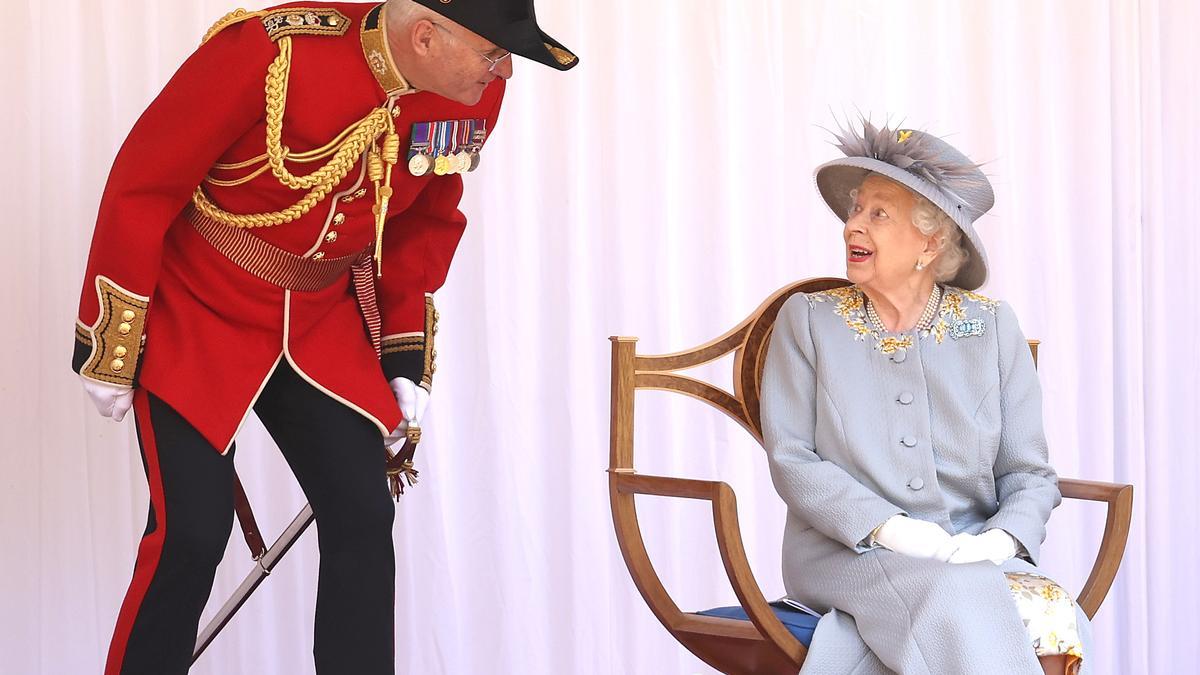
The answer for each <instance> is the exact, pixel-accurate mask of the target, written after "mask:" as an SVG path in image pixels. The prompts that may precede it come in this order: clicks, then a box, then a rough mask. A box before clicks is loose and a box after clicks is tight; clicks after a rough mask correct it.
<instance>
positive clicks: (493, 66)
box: [429, 21, 512, 73]
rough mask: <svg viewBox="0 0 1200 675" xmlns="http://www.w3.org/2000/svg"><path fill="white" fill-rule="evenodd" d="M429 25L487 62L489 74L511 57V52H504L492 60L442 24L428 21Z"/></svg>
mask: <svg viewBox="0 0 1200 675" xmlns="http://www.w3.org/2000/svg"><path fill="white" fill-rule="evenodd" d="M429 23H432V24H433V25H435V26H437V27H438V28H441V29H442V30H444V31H446V35H449V36H450V37H452V38H454V39H455V40H458V41H459V42H461V43H462V44H464V45H466V47H467V49H470V50H471V51H473V52H475V53H476V54H478V55H479V56H480V57H481V58H482V59H483V60H484V61H487V62H488V64H490V66H491V67H489V68H488V72H489V73H495V72H496V69H497V68H499V67H500V63H501V62H502V61H504V59H507V58H509V57H510V56H512V52H507V51H506V52H504V55H503V56H499V57H497V58H494V59H493V58H492V57H490V56H488V55H487V54H484V53H483V52H481V51H479V50H478V49H475V48H474V47H472V46H471V45H468V44H467V43H466V42H465V41H464V40H463V39H462V38H460V37H458V36H457V35H455V34H454V33H453V32H452V31H451V30H450V29H449V28H446V27H445V26H443V25H442V24H440V23H435V22H433V21H430V22H429Z"/></svg>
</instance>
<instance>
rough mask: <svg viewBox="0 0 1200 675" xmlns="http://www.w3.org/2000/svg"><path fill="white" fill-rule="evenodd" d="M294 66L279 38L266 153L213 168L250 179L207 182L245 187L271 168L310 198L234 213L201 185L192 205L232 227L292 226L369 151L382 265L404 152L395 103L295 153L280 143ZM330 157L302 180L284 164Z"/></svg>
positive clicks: (270, 71)
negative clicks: (394, 181) (395, 173)
mask: <svg viewBox="0 0 1200 675" xmlns="http://www.w3.org/2000/svg"><path fill="white" fill-rule="evenodd" d="M291 65H292V39H291V37H283V38H280V39H279V55H278V56H276V57H275V60H274V61H273V62H272V63H271V65H270V66H269V67H268V68H267V82H266V98H267V107H266V126H267V134H266V135H267V138H266V148H267V152H266V154H264V155H260V156H258V157H255V158H254V159H250V160H247V161H244V162H238V163H235V164H215V165H214V166H213V168H214V169H217V170H234V169H245V168H249V167H254V168H253V170H252V171H251V172H250V173H249V174H248V175H246V176H243V177H241V178H238V179H234V180H217V179H215V178H213V177H211V176H209V177H208V178H206V179H205V182H208V183H212V184H214V185H219V186H225V187H229V186H234V185H241V184H243V183H246V182H249V181H250V180H252V179H254V178H256V177H257V176H259V175H261V174H262V173H264V172H265V171H266V170H267V168H270V170H271V173H272V174H273V175H274V176H275V177H276V178H277V179H278V180H279V182H280V183H281V184H283V185H286V186H287V187H289V188H291V189H293V190H303V189H307V190H308V193H307V194H306V195H304V197H303V198H302V199H300V201H298V202H296V203H295V204H293V205H292V206H289V207H288V208H286V209H282V210H280V211H272V212H269V213H251V214H238V213H230V212H229V211H226V210H224V209H222V208H221V207H219V206H217V205H216V204H215V203H214V202H213V201H212V200H211V199H210V198H209V196H208V195H207V194H206V193H205V192H204V188H203V186H200V187H197V188H196V191H195V192H194V193H193V194H192V203H193V204H194V205H195V207H196V210H197V211H199V212H200V213H201V214H203V215H205V216H207V217H209V218H211V219H213V220H215V221H217V222H219V223H221V224H223V225H228V226H230V227H238V228H255V227H274V226H275V225H280V224H282V223H289V222H291V221H293V220H296V219H298V218H301V217H303V216H304V215H305V214H307V213H308V212H309V211H311V210H312V209H313V208H314V207H315V206H316V205H317V204H319V203H320V202H321V201H322V200H324V199H325V198H326V197H327V196H328V195H329V193H330V192H331V191H332V190H333V188H334V187H335V186H336V185H337V184H338V183H341V182H342V180H344V179H345V178H346V176H347V175H348V174H349V173H350V171H351V170H352V169H353V168H354V166H355V165H356V164H357V163H358V161H359V158H360V157H362V154H363V153H364V152H366V151H367V150H368V148H370V153H369V155H368V157H367V170H368V176H369V178H370V180H371V181H372V182H373V183H374V184H375V208H374V211H375V216H376V224H375V230H376V232H375V236H376V241H375V259H376V262H377V263H378V262H379V259H380V252H381V246H382V240H383V223H384V221H385V219H386V214H387V202H388V199H389V198H390V197H391V193H392V188H391V186H390V183H391V173H392V166H394V165H395V164H396V162H397V161H399V153H400V137H399V136H398V135H397V134H396V126H395V121H394V120H393V119H392V114H391V111H390V108H391V107H392V104H393V102H394V99H389V100H388V102H387V103H385V104H384V105H383V106H380V107H378V108H375V109H373V110H371V112H370V113H369V114H368V115H367V116H366V117H364V118H363V119H361V120H359V121H357V122H355V123H354V124H351V125H350V126H349V127H347V128H346V129H345V130H343V131H342V132H341V133H340V134H338V135H337V137H336V138H334V139H333V140H332V141H330V142H329V143H327V144H326V145H325V146H323V147H321V148H317V149H315V150H310V151H308V152H302V153H293V152H292V151H291V150H290V149H289V148H287V147H284V145H283V142H282V137H283V112H284V109H285V108H286V107H287V95H288V77H289V74H290V71H291ZM385 133H386V134H387V137H386V138H385V139H384V143H383V147H382V148H380V146H379V145H378V144H377V143H376V140H377V139H378V138H379V136H381V135H383V134H385ZM330 155H333V157H332V158H331V159H330V160H329V161H328V162H327V163H326V164H325V165H324V166H322V167H321V168H319V169H317V170H316V171H313V172H312V173H310V174H308V175H304V176H297V175H295V174H293V173H292V172H291V171H289V170H288V168H287V166H286V165H285V163H284V162H285V161H288V160H290V161H296V162H314V161H318V160H320V159H324V158H325V157H329V156H330ZM255 165H257V166H255ZM377 269H378V268H377Z"/></svg>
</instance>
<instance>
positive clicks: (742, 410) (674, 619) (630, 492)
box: [609, 278, 1133, 673]
mask: <svg viewBox="0 0 1200 675" xmlns="http://www.w3.org/2000/svg"><path fill="white" fill-rule="evenodd" d="M848 283H849V282H847V281H845V280H843V279H832V278H820V279H809V280H805V281H801V282H797V283H794V284H792V285H790V286H787V287H785V288H782V289H780V290H779V291H776V292H775V293H774V294H773V295H771V296H770V297H769V298H767V299H766V301H765V302H763V303H762V305H760V306H759V307H758V309H756V310H755V311H754V313H752V314H751V315H750V316H749V317H747V318H746V320H744V321H742V322H741V323H740V324H738V326H737V327H735V328H733V329H732V330H730V331H729V332H727V333H725V334H724V335H722V336H721V337H719V338H717V339H715V340H713V341H711V342H709V343H707V344H704V345H701V346H699V347H696V348H695V349H691V350H688V351H684V352H677V353H674V354H666V355H657V356H648V355H640V354H638V353H637V352H636V347H637V338H630V337H612V338H609V339H610V340H611V341H612V403H611V432H610V433H611V436H610V459H609V496H610V500H611V505H612V514H613V524H614V525H615V527H616V533H617V540H618V542H619V543H620V546H621V553H622V554H623V555H624V557H625V564H626V566H628V568H629V573H630V574H631V575H632V576H633V581H634V583H635V584H636V585H637V588H638V590H639V591H641V594H642V597H643V598H644V599H645V600H646V603H647V604H648V605H649V606H650V609H651V610H652V611H653V612H654V614H655V616H657V617H658V620H659V621H661V622H662V624H663V626H665V627H666V628H667V630H668V631H670V633H671V635H673V636H674V637H675V639H676V640H678V641H679V642H680V643H682V644H683V646H685V647H687V648H688V650H690V651H691V652H692V653H693V654H695V655H696V656H697V657H699V658H700V659H702V660H703V661H704V662H706V663H708V664H709V665H710V666H712V667H713V668H716V669H717V670H719V671H721V672H724V673H796V672H797V671H798V670H799V669H800V666H801V664H802V663H803V662H804V657H805V654H806V653H807V649H806V648H805V646H804V645H803V644H802V643H801V642H800V641H799V640H797V639H796V638H795V637H794V636H793V635H792V634H791V633H790V632H789V631H788V629H787V628H786V627H785V626H784V625H783V623H781V622H780V620H779V619H778V618H777V616H776V615H775V613H774V612H773V610H772V608H771V607H770V605H769V604H768V602H767V600H766V598H764V597H763V594H762V591H761V590H760V589H759V586H758V583H757V582H756V581H755V579H754V575H753V573H752V572H751V570H750V564H749V562H748V560H747V558H746V552H745V549H744V548H743V546H742V537H741V532H740V530H739V527H738V517H737V504H736V500H735V498H734V493H733V490H732V489H731V488H730V487H729V485H728V484H726V483H723V482H720V481H709V480H692V479H686V478H675V477H666V476H649V475H642V474H639V473H637V472H636V471H635V469H634V465H633V419H634V392H635V391H636V390H638V389H658V390H665V391H675V392H679V393H682V394H687V395H688V396H692V397H694V398H697V399H700V400H701V401H704V402H706V403H709V404H711V405H712V406H714V407H716V408H717V409H719V410H721V411H722V412H724V413H725V414H726V415H729V416H730V417H732V418H733V419H734V420H736V421H737V422H738V423H739V424H741V425H742V427H744V428H745V429H746V431H748V432H750V434H751V435H752V436H754V438H755V439H757V440H758V442H759V443H760V444H761V443H762V429H761V423H760V421H759V386H760V383H761V381H762V369H763V362H764V359H765V357H766V352H767V346H768V344H769V338H770V335H771V330H772V327H773V326H774V323H775V317H776V315H778V313H779V309H780V307H782V306H783V303H784V301H786V300H787V299H788V298H789V297H791V296H792V295H793V294H794V293H797V292H801V291H803V292H815V291H822V290H827V289H830V288H837V287H839V286H845V285H847V284H848ZM1030 349H1031V350H1032V351H1033V355H1034V360H1035V362H1036V359H1037V343H1036V342H1035V341H1030ZM730 352H734V362H733V382H734V391H733V393H732V394H731V393H729V392H727V391H725V390H723V389H720V388H718V387H716V386H713V385H712V384H709V383H707V382H704V381H702V380H698V379H695V378H693V377H689V376H687V375H682V374H680V373H679V372H677V371H680V370H684V369H688V368H693V367H695V366H698V365H701V364H704V363H708V362H710V361H713V360H715V359H718V358H720V357H722V356H724V355H726V354H728V353H730ZM1059 487H1060V489H1061V491H1062V494H1063V496H1064V497H1066V498H1069V499H1083V500H1090V501H1099V502H1106V503H1107V504H1108V514H1107V521H1106V522H1105V526H1104V535H1103V539H1102V540H1101V542H1100V549H1099V552H1098V553H1097V555H1096V560H1095V563H1094V564H1093V565H1092V571H1091V575H1090V576H1089V577H1088V580H1087V583H1086V584H1085V585H1084V588H1083V592H1082V593H1080V595H1079V598H1078V603H1079V605H1080V607H1082V608H1083V610H1084V611H1085V612H1086V613H1087V615H1088V616H1089V617H1091V616H1094V615H1095V614H1096V610H1097V609H1099V608H1100V604H1101V603H1102V602H1103V601H1104V597H1105V595H1107V594H1108V589H1109V587H1110V586H1111V585H1112V582H1113V578H1114V577H1115V576H1116V573H1117V568H1118V567H1119V566H1120V564H1121V557H1122V556H1123V555H1124V552H1125V542H1126V539H1127V537H1128V535H1129V520H1130V516H1131V515H1132V509H1133V486H1131V485H1116V484H1112V483H1100V482H1094V481H1083V480H1071V479H1061V480H1060V481H1059ZM637 495H655V496H663V497H680V498H684V499H700V500H707V501H709V502H712V513H713V524H714V526H715V527H716V537H717V545H718V548H719V550H720V553H721V559H722V561H723V562H724V565H725V571H726V574H727V576H728V577H729V581H730V583H731V584H732V585H733V590H734V593H735V594H736V595H737V599H738V602H739V603H740V604H741V606H742V608H743V609H744V610H745V612H746V614H747V615H748V617H749V619H750V620H749V621H741V620H737V619H725V618H718V617H711V616H702V615H699V614H691V613H687V612H684V611H682V610H680V609H679V607H678V606H677V605H676V604H675V601H674V600H672V599H671V596H670V595H669V594H668V593H667V590H666V588H665V587H664V586H663V584H662V581H661V580H660V579H659V576H658V573H657V572H656V571H655V569H654V565H653V564H652V563H651V561H650V557H649V555H648V554H647V552H646V545H645V541H644V540H643V538H642V533H641V528H640V527H639V525H638V515H637V505H636V501H635V497H636V496H637Z"/></svg>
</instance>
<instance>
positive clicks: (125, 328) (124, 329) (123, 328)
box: [117, 323, 133, 335]
mask: <svg viewBox="0 0 1200 675" xmlns="http://www.w3.org/2000/svg"><path fill="white" fill-rule="evenodd" d="M131 330H133V326H130V325H129V324H128V323H122V324H121V325H119V326H117V332H118V333H120V334H121V335H129V331H131Z"/></svg>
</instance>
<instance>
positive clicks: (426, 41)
mask: <svg viewBox="0 0 1200 675" xmlns="http://www.w3.org/2000/svg"><path fill="white" fill-rule="evenodd" d="M409 31H410V33H409V38H410V39H411V40H412V48H413V51H415V52H416V53H417V54H418V55H420V56H427V55H428V54H429V50H430V48H431V46H432V44H433V34H434V32H436V31H437V27H436V26H434V25H433V22H432V21H430V20H429V19H421V20H420V21H415V22H413V25H412V27H411V28H409Z"/></svg>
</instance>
